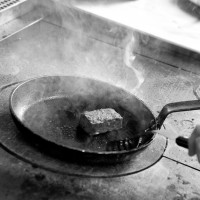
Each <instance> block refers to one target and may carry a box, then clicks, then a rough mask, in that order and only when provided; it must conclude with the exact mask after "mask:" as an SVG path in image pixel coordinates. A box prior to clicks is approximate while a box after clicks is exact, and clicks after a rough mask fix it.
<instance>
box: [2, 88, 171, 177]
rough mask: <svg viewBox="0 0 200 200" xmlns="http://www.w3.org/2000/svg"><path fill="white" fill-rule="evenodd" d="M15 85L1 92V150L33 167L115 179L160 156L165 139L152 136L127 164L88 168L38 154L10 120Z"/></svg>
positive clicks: (154, 161) (135, 170)
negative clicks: (10, 106)
mask: <svg viewBox="0 0 200 200" xmlns="http://www.w3.org/2000/svg"><path fill="white" fill-rule="evenodd" d="M14 87H15V86H10V87H7V88H5V89H3V90H2V91H1V96H0V102H1V104H0V120H1V124H0V131H1V135H0V143H1V145H2V146H3V148H4V149H6V150H7V151H8V152H9V153H11V154H12V155H14V156H16V157H17V158H19V159H21V160H23V161H25V162H27V163H30V164H31V165H32V166H33V167H38V168H42V169H45V170H48V171H52V172H55V173H59V174H66V175H75V176H82V177H117V176H123V175H128V174H133V173H137V172H140V171H142V170H145V169H147V168H149V167H151V166H152V165H154V164H155V163H156V162H157V161H159V159H160V158H161V157H162V155H163V153H164V151H165V148H166V145H167V140H166V138H164V137H162V136H159V135H156V137H155V139H154V140H153V142H152V143H151V145H149V146H148V147H146V148H144V149H142V150H140V151H138V152H136V153H135V154H134V155H133V157H132V159H131V160H130V161H126V162H124V163H118V164H110V165H97V164H96V165H95V164H94V165H90V164H84V163H83V164H80V163H76V162H72V161H70V160H67V159H66V160H61V159H58V158H56V157H55V156H52V155H49V154H47V153H44V152H42V151H40V150H39V149H38V148H37V144H34V145H31V144H30V142H28V141H27V140H26V139H25V138H24V137H23V136H22V134H21V133H20V131H19V130H18V129H17V127H16V126H15V123H14V122H13V120H12V117H11V114H10V110H9V96H10V93H11V91H12V90H13V89H14Z"/></svg>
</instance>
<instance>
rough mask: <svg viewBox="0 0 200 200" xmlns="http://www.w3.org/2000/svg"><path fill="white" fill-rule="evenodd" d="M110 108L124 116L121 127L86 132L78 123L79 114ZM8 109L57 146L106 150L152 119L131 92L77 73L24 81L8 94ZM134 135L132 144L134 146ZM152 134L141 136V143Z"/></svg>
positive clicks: (92, 150) (148, 139)
mask: <svg viewBox="0 0 200 200" xmlns="http://www.w3.org/2000/svg"><path fill="white" fill-rule="evenodd" d="M101 108H113V109H114V110H115V111H116V112H118V113H119V114H120V115H121V116H122V117H123V127H122V129H119V130H114V131H110V132H106V133H104V134H100V135H97V136H89V135H88V134H87V133H85V132H84V130H83V129H82V128H81V127H80V126H79V120H80V114H81V113H82V112H84V111H92V110H96V109H101ZM11 110H12V112H13V114H14V116H15V117H16V118H17V119H18V121H19V122H20V123H22V124H23V126H25V127H26V128H28V129H29V130H30V131H31V132H32V133H33V134H36V135H38V136H40V137H41V138H43V139H45V140H47V141H50V142H52V143H55V144H57V145H59V146H62V147H65V148H69V149H75V150H78V151H86V152H98V153H99V152H106V151H107V145H108V143H109V142H112V141H116V140H123V139H125V138H132V137H133V136H134V135H135V134H137V133H138V132H141V131H144V130H145V129H146V128H147V127H148V125H149V122H150V121H151V120H152V119H154V117H153V115H152V113H151V112H150V110H149V109H148V108H147V107H146V106H145V105H144V104H143V103H142V102H141V101H140V100H138V99H137V98H136V97H135V96H134V95H131V94H130V93H128V92H126V91H125V90H122V89H121V88H118V87H115V86H112V85H110V84H107V83H104V82H101V81H97V80H93V79H87V78H80V77H58V76H55V77H42V78H38V79H33V80H31V81H28V82H25V83H23V84H22V85H20V86H19V87H18V88H16V89H15V90H14V92H13V93H12V95H11ZM138 140H139V138H136V139H135V141H133V142H134V145H135V146H133V148H137V147H138V146H137V145H138ZM151 140H152V135H147V136H143V139H142V145H145V144H148V143H149V142H150V141H151Z"/></svg>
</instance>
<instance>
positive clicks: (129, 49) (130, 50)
mask: <svg viewBox="0 0 200 200" xmlns="http://www.w3.org/2000/svg"><path fill="white" fill-rule="evenodd" d="M135 48H137V44H136V39H135V37H134V36H132V38H131V39H130V41H128V44H127V45H126V48H125V52H124V64H125V66H126V67H128V68H130V69H131V70H132V71H133V72H134V73H135V76H136V77H137V79H138V81H137V83H136V85H135V87H134V88H132V89H131V91H130V92H131V93H135V92H136V91H137V90H138V89H139V88H140V86H141V85H142V83H143V82H144V76H143V73H142V72H141V71H140V70H138V69H136V65H134V61H135V58H136V56H135V54H134V50H135Z"/></svg>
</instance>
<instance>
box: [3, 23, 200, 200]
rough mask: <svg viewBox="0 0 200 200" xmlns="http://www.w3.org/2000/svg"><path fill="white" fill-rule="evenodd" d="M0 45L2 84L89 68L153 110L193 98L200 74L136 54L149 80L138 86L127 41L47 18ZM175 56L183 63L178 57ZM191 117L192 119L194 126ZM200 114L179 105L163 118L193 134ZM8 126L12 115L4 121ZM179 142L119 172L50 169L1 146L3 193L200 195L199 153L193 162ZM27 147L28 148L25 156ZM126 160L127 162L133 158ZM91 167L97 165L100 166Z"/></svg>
mask: <svg viewBox="0 0 200 200" xmlns="http://www.w3.org/2000/svg"><path fill="white" fill-rule="evenodd" d="M0 48H1V50H2V53H1V54H0V60H1V64H0V85H1V86H3V85H6V84H10V83H12V82H15V81H23V80H26V79H28V78H32V77H37V76H41V75H59V74H61V75H83V76H89V77H92V78H96V79H100V80H103V81H107V82H109V83H112V84H116V85H118V86H121V87H123V88H125V89H127V90H129V91H131V92H134V93H135V94H136V95H137V96H138V97H139V98H141V99H142V100H143V101H144V102H145V103H146V104H147V105H148V106H149V107H150V108H151V109H152V111H153V113H154V114H155V115H157V113H158V112H159V111H160V110H161V108H162V107H163V106H164V105H165V104H166V103H170V102H174V101H179V100H191V99H196V96H195V95H194V93H193V88H194V85H196V84H198V83H200V78H199V77H198V76H197V75H195V74H194V73H190V72H187V71H183V70H181V69H180V68H178V67H174V66H170V65H167V64H163V63H161V62H159V61H157V60H154V59H150V58H146V57H144V56H140V55H136V59H135V60H134V62H133V63H134V67H136V68H137V69H140V70H141V71H142V74H143V76H144V82H143V84H142V85H141V87H140V89H139V90H136V91H135V90H134V87H135V86H136V85H137V82H138V80H137V77H136V76H135V73H134V71H133V70H132V69H131V68H129V67H127V66H125V65H124V63H123V54H124V51H123V49H120V48H117V47H114V46H111V45H108V44H106V43H102V42H100V41H97V40H95V39H91V38H89V37H87V36H85V35H84V34H83V33H82V34H80V33H78V32H76V31H75V32H74V31H70V30H63V29H61V28H59V27H57V26H54V25H52V24H49V23H46V22H44V21H41V22H40V23H37V24H35V25H33V26H31V27H29V28H27V29H25V30H23V31H22V32H19V33H18V34H16V35H13V36H12V37H10V38H7V39H6V40H4V41H2V42H1V44H0ZM177 59H178V58H177ZM177 62H180V63H181V60H178V61H177ZM196 69H198V68H196ZM4 91H7V90H4ZM4 97H5V96H4ZM3 105H5V104H3ZM5 108H6V106H5ZM4 118H5V119H6V118H7V119H8V118H9V115H8V114H7V115H4ZM192 119H194V120H192ZM175 120H176V121H175ZM187 120H189V121H190V122H191V120H192V121H193V122H192V123H193V124H192V126H191V123H190V122H188V121H187ZM199 120H200V118H199V111H192V112H187V113H186V112H184V113H178V114H173V115H171V116H169V118H168V119H167V121H166V123H165V126H166V128H167V129H168V130H170V131H174V133H175V134H177V135H179V134H183V133H186V132H187V134H189V133H190V132H191V131H192V128H191V127H193V125H195V124H196V123H199ZM10 126H12V122H10V123H8V124H7V127H6V128H9V127H10ZM4 131H5V130H4ZM0 133H1V132H0ZM12 139H13V138H12ZM7 142H9V138H7ZM175 145H176V144H175V143H173V142H170V146H167V149H166V154H164V157H163V158H162V159H161V160H159V162H157V163H156V164H155V165H153V166H152V167H150V168H148V169H146V170H143V171H141V172H139V173H135V174H132V175H127V176H122V177H115V178H114V177H113V178H97V177H95V178H94V177H93V178H91V177H90V178H89V177H87V178H84V177H75V176H73V175H70V176H68V175H63V174H62V175H61V174H58V173H53V172H50V171H49V170H44V169H42V168H40V167H36V166H35V165H31V164H28V163H26V162H23V161H22V160H21V159H16V158H15V157H13V156H12V155H10V154H8V153H7V152H6V151H4V150H3V149H0V175H1V179H0V196H1V198H2V199H20V200H23V199H136V200H137V199H145V200H146V199H156V200H160V199H169V200H171V199H190V200H192V199H195V198H196V199H200V193H199V189H200V173H199V167H198V165H197V163H196V161H194V160H193V162H191V158H190V157H187V156H186V152H185V150H183V149H182V148H178V149H177V148H176V146H175ZM28 154H29V152H26V155H25V156H28ZM176 155H178V156H179V157H178V158H177V157H176ZM55 164H57V163H55ZM130 164H131V163H130ZM76 167H77V168H78V167H79V166H76ZM125 167H126V168H127V169H128V167H130V166H125ZM129 169H130V168H129ZM71 170H72V169H71ZM73 170H75V169H73ZM93 170H97V171H98V170H99V172H100V171H101V170H102V169H100V168H95V169H93ZM107 170H108V171H109V170H110V169H108V168H107ZM118 170H119V171H120V170H121V168H120V167H119V168H118ZM121 172H125V171H123V170H122V171H121ZM88 173H91V172H88ZM103 173H104V174H105V171H103Z"/></svg>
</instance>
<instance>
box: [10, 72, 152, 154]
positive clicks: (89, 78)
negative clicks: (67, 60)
mask: <svg viewBox="0 0 200 200" xmlns="http://www.w3.org/2000/svg"><path fill="white" fill-rule="evenodd" d="M56 77H58V78H60V77H62V78H67V77H73V78H81V79H87V80H93V81H98V82H100V83H104V84H108V85H110V86H112V87H115V88H119V89H120V90H122V91H124V92H126V93H128V94H130V95H131V96H134V97H135V98H136V99H137V100H138V101H140V102H141V103H142V104H143V105H144V107H145V108H146V109H147V110H148V111H149V112H150V113H151V115H152V118H153V120H155V116H154V115H153V113H152V111H151V109H150V108H149V107H148V106H147V105H146V104H145V103H144V102H143V101H142V100H141V99H139V98H138V97H137V96H135V95H134V94H132V93H130V92H129V91H127V90H125V89H124V88H121V87H119V86H115V85H112V84H110V83H108V82H105V81H102V80H99V79H93V78H91V77H87V76H74V75H73V76H70V75H67V76H63V75H62V76H60V75H55V76H48V75H47V76H39V77H34V78H31V79H28V80H25V81H24V82H22V83H20V84H19V85H18V86H17V87H16V88H15V89H14V90H13V91H12V92H11V94H10V96H9V108H10V112H11V115H12V116H14V118H15V119H16V120H17V121H18V123H20V125H22V126H23V127H24V128H25V129H27V130H29V132H30V133H31V134H33V135H35V136H37V137H39V138H40V139H41V140H43V141H46V142H48V143H50V144H53V145H56V146H57V147H61V148H63V149H66V150H67V149H68V150H72V151H76V152H79V153H84V154H90V155H126V154H131V153H133V152H136V151H139V150H141V149H143V148H145V147H147V146H149V145H150V144H151V143H152V142H153V140H154V138H155V136H156V133H154V135H153V136H152V137H151V139H150V140H149V141H148V142H146V143H144V144H143V145H141V146H139V147H136V148H133V149H130V150H121V151H99V152H98V151H92V150H84V149H80V148H76V147H69V146H64V145H62V144H57V143H56V142H54V141H52V140H48V139H47V138H46V137H43V136H42V135H40V134H37V133H34V132H33V131H32V130H31V129H30V128H29V127H28V126H26V125H25V124H24V123H23V122H22V121H21V119H20V118H19V117H18V115H17V114H16V112H15V111H14V108H13V106H12V105H13V103H12V102H13V98H14V94H15V93H16V92H17V90H18V89H19V88H21V87H22V86H23V85H25V84H26V83H29V82H31V81H34V80H39V79H43V78H56Z"/></svg>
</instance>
